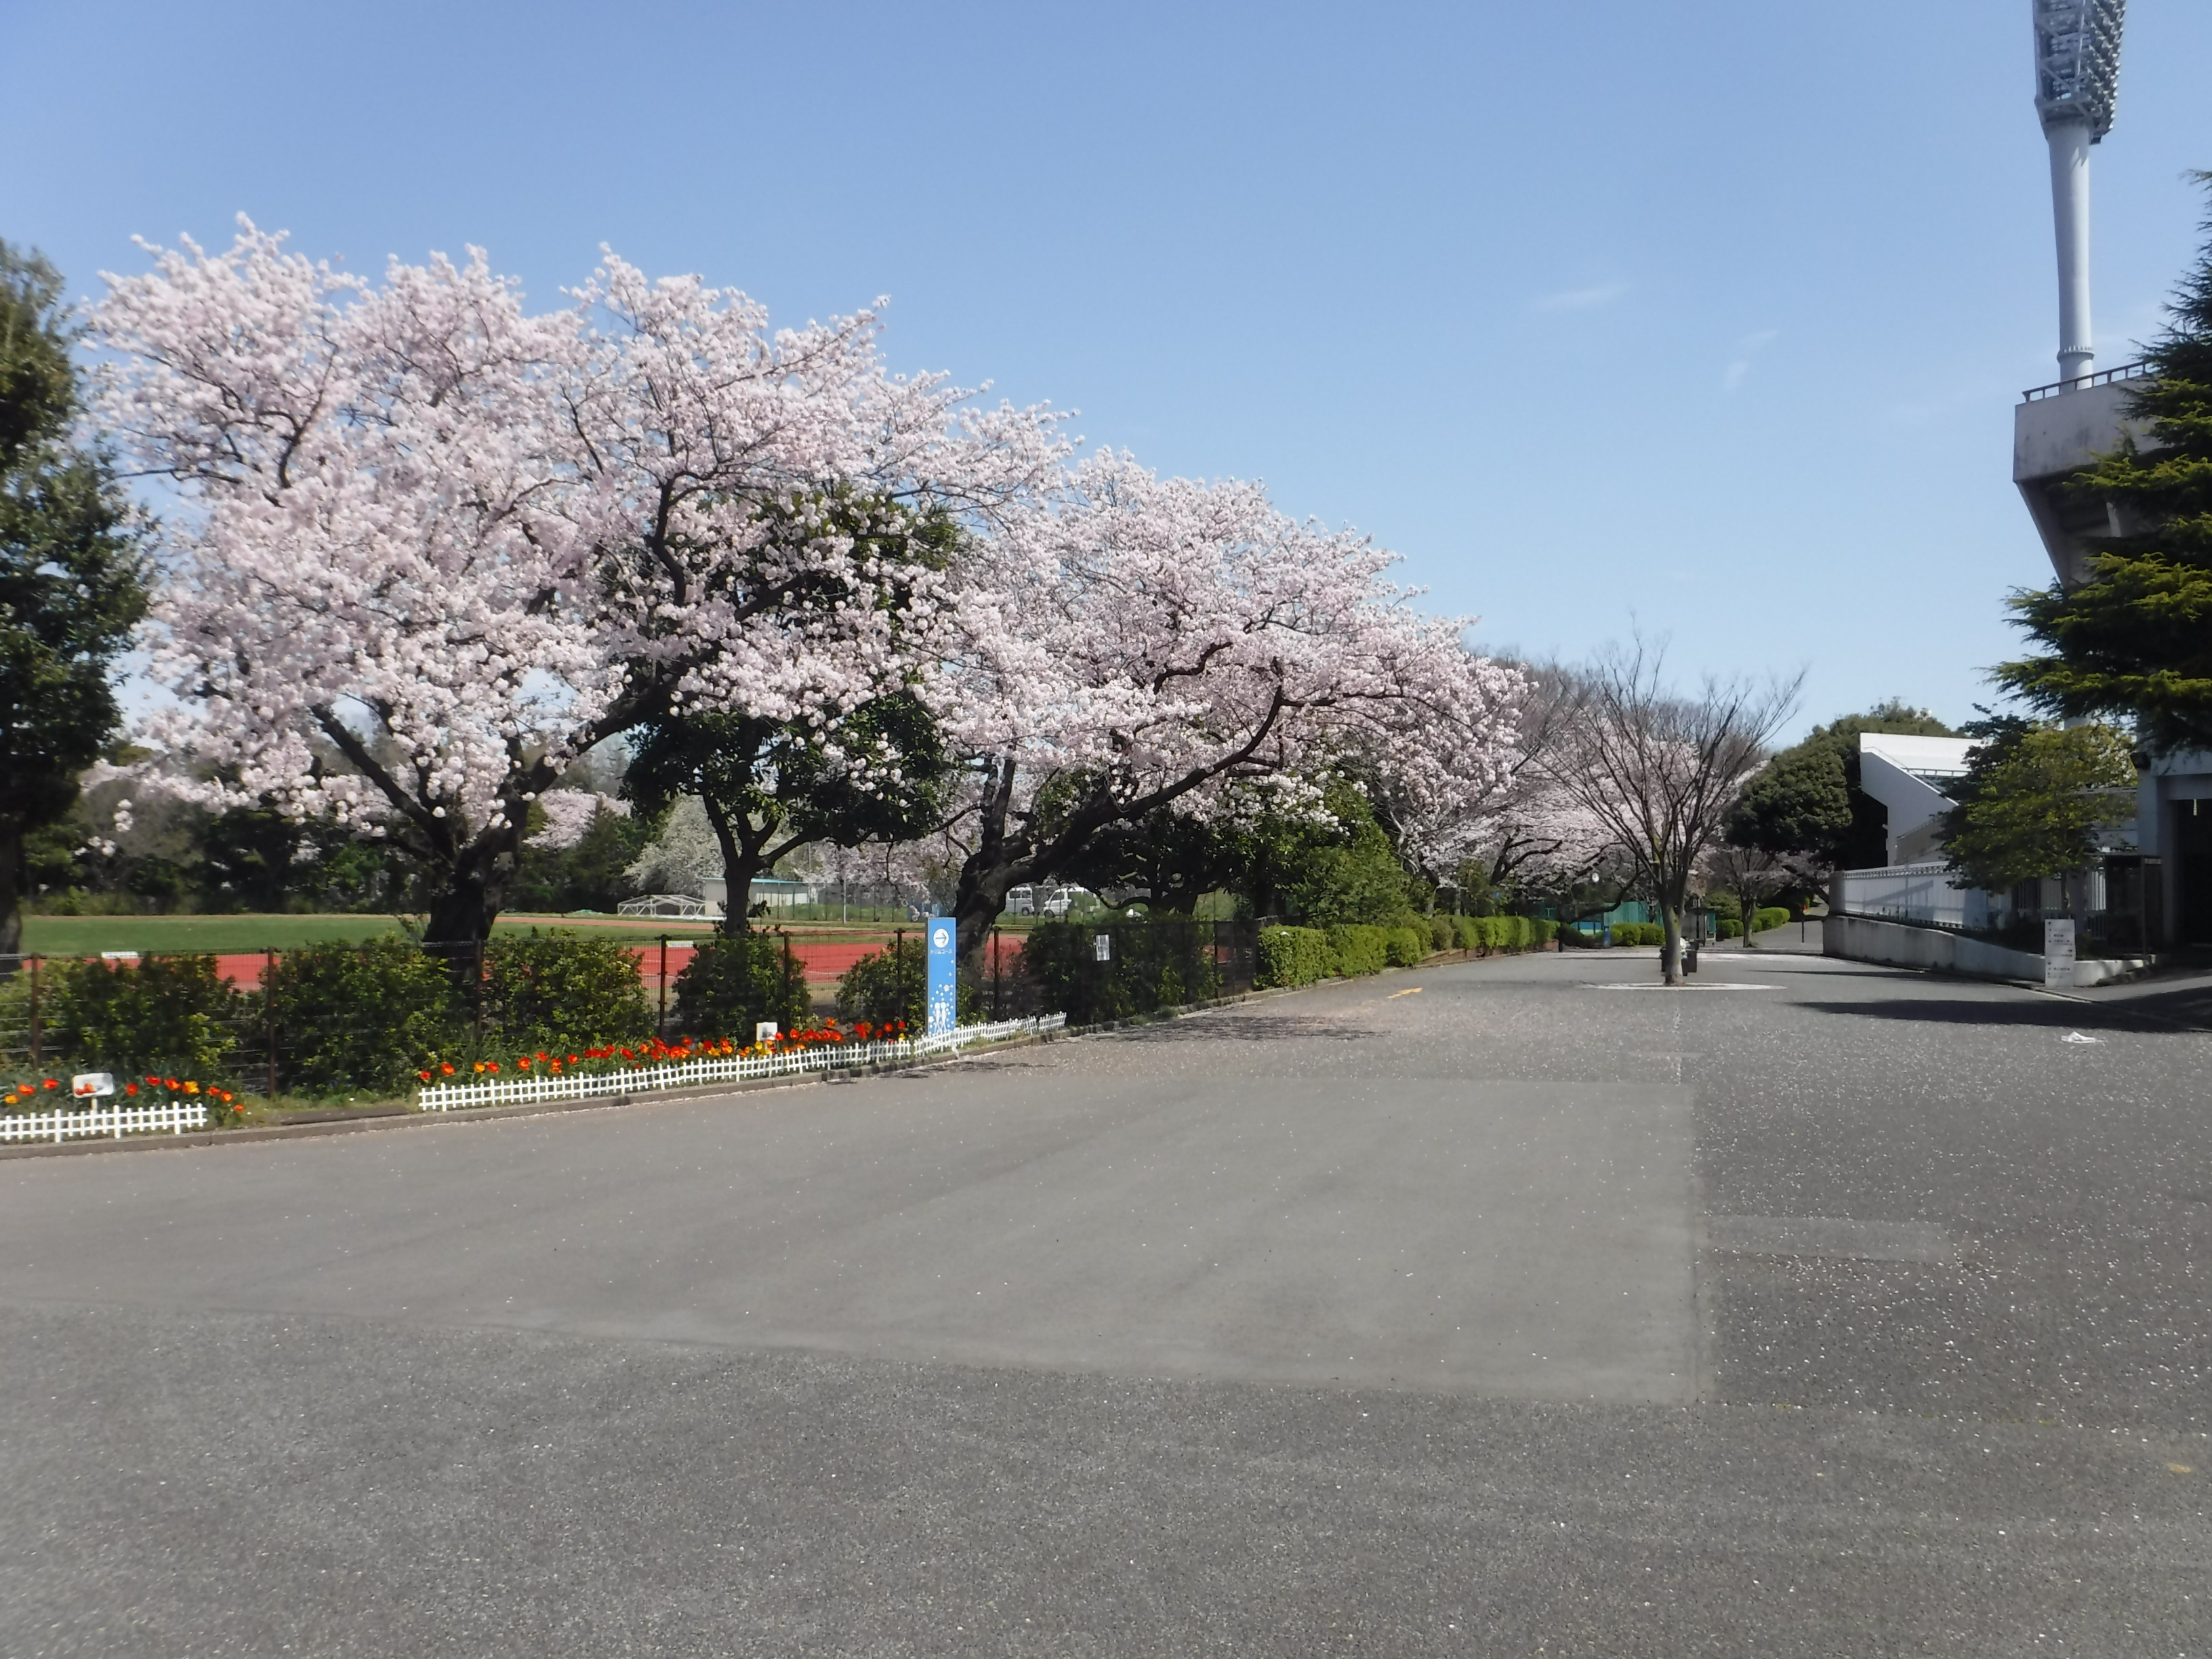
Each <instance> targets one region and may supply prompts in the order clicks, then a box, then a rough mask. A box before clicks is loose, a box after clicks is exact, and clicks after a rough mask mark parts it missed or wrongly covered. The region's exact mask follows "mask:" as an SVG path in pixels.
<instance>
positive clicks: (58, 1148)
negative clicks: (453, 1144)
mask: <svg viewBox="0 0 2212 1659" xmlns="http://www.w3.org/2000/svg"><path fill="white" fill-rule="evenodd" d="M1062 1035H1063V1033H1061V1032H1060V1031H1049V1032H1046V1033H1043V1034H1042V1035H1041V1036H1019V1037H1008V1038H1006V1039H1005V1040H1004V1041H1002V1042H994V1043H991V1044H989V1045H988V1046H987V1047H983V1046H979V1047H976V1048H968V1049H965V1050H963V1051H962V1052H961V1053H959V1054H926V1055H923V1056H921V1058H919V1059H917V1060H910V1061H908V1063H907V1064H905V1065H903V1066H853V1067H851V1068H849V1069H841V1070H837V1071H831V1072H801V1073H794V1074H793V1075H792V1076H790V1077H767V1078H756V1079H752V1080H751V1081H750V1082H743V1083H708V1084H702V1085H699V1086H697V1087H696V1088H690V1089H651V1090H647V1091H642V1092H640V1093H637V1094H632V1095H595V1096H592V1097H591V1098H589V1099H586V1100H548V1101H525V1102H523V1103H520V1104H519V1105H513V1106H476V1107H470V1108H467V1109H463V1110H460V1111H454V1112H418V1111H415V1110H412V1109H403V1110H400V1111H392V1110H391V1109H388V1108H387V1109H381V1110H375V1109H372V1110H366V1111H363V1112H362V1113H360V1114H359V1115H354V1116H347V1117H343V1118H326V1119H324V1120H322V1121H319V1122H314V1123H272V1124H264V1125H261V1126H258V1127H254V1128H251V1129H203V1130H197V1131H195V1132H193V1133H190V1134H181V1135H164V1134H137V1135H125V1136H124V1137H123V1139H120V1140H113V1139H108V1140H93V1139H84V1140H64V1141H59V1142H54V1141H40V1142H35V1143H33V1144H30V1145H27V1146H0V1161H4V1160H6V1159H9V1158H70V1157H76V1156H81V1155H82V1154H85V1153H88V1152H180V1151H182V1150H184V1149H185V1148H186V1147H197V1146H248V1145H251V1144H252V1143H253V1142H256V1141H264V1140H297V1139H307V1138H311V1137H313V1136H318V1135H352V1134H366V1133H369V1132H370V1131H372V1130H379V1129H419V1128H427V1127H430V1126H432V1125H434V1124H440V1123H484V1122H489V1121H494V1120H495V1119H500V1118H510V1117H550V1116H551V1115H553V1114H555V1113H556V1112H598V1111H611V1110H613V1109H615V1108H617V1107H620V1106H647V1105H651V1104H653V1103H655V1102H658V1101H664V1100H677V1101H681V1100H710V1099H713V1098H715V1097H718V1096H722V1095H743V1094H753V1093H756V1092H757V1091H761V1090H763V1089H793V1088H799V1087H805V1086H811V1085H816V1084H823V1083H854V1082H858V1081H859V1080H860V1079H862V1078H865V1077H896V1076H898V1075H900V1074H901V1073H913V1072H917V1071H920V1070H921V1069H923V1068H924V1067H926V1066H944V1065H947V1064H950V1063H951V1062H953V1061H955V1060H963V1059H966V1058H968V1057H969V1056H970V1055H974V1054H997V1053H1000V1051H1001V1050H1003V1049H1007V1048H1024V1047H1027V1046H1028V1045H1030V1044H1031V1043H1037V1042H1052V1041H1054V1039H1056V1038H1058V1037H1060V1036H1062Z"/></svg>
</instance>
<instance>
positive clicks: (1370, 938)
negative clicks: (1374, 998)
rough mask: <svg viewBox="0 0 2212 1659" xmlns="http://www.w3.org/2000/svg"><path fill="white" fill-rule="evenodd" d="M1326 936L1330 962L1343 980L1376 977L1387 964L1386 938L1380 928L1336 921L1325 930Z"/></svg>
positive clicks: (1387, 935) (1387, 947)
mask: <svg viewBox="0 0 2212 1659" xmlns="http://www.w3.org/2000/svg"><path fill="white" fill-rule="evenodd" d="M1327 937H1328V953H1329V957H1330V959H1331V960H1332V961H1333V962H1334V964H1335V968H1336V971H1337V972H1338V973H1340V974H1341V975H1344V976H1345V977H1346V979H1351V978H1352V977H1354V976H1356V975H1360V974H1379V973H1381V972H1382V971H1383V969H1385V968H1387V967H1389V965H1390V939H1389V934H1388V933H1385V932H1384V931H1383V929H1382V928H1380V927H1368V926H1366V925H1364V923H1360V922H1350V921H1340V922H1338V923H1337V924H1336V925H1335V926H1334V927H1331V928H1329V929H1328V932H1327Z"/></svg>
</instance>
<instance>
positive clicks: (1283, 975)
mask: <svg viewBox="0 0 2212 1659" xmlns="http://www.w3.org/2000/svg"><path fill="white" fill-rule="evenodd" d="M1335 971H1336V958H1335V957H1334V955H1332V954H1331V953H1330V951H1329V948H1328V935H1327V934H1326V933H1322V931H1321V929H1319V928H1318V927H1262V928H1261V930H1260V972H1259V976H1258V983H1260V984H1261V985H1262V986H1268V985H1311V984H1312V983H1313V982H1314V981H1316V980H1322V979H1327V978H1328V976H1329V975H1331V974H1333V973H1334V972H1335Z"/></svg>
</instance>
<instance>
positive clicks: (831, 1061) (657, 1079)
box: [415, 1014, 1067, 1112]
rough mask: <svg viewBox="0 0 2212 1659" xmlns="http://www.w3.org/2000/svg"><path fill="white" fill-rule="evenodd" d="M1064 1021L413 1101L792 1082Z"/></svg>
mask: <svg viewBox="0 0 2212 1659" xmlns="http://www.w3.org/2000/svg"><path fill="white" fill-rule="evenodd" d="M1066 1024H1067V1016H1066V1014H1046V1015H1043V1016H1042V1017H1041V1018H1036V1019H1002V1020H1000V1021H999V1022H998V1023H997V1024H993V1025H963V1026H961V1027H959V1028H958V1029H957V1030H951V1031H948V1032H946V1033H945V1035H944V1036H926V1037H919V1038H916V1039H915V1040H913V1041H911V1042H834V1043H822V1044H818V1045H817V1046H816V1047H813V1048H799V1049H794V1050H793V1051H792V1052H791V1053H788V1054H753V1055H742V1054H732V1055H731V1056H729V1057H727V1058H726V1059H714V1060H675V1061H671V1062H665V1063H663V1064H661V1065H658V1066H639V1067H638V1068H637V1069H636V1070H635V1071H630V1072H563V1073H561V1074H560V1075H559V1076H558V1077H556V1076H553V1075H551V1074H550V1073H533V1074H532V1075H529V1076H526V1077H496V1078H491V1079H487V1080H485V1081H484V1082H482V1083H441V1084H436V1085H433V1086H432V1087H430V1088H428V1089H423V1090H421V1091H418V1092H417V1093H416V1097H415V1100H416V1106H418V1107H419V1108H420V1109H422V1110H423V1111H426V1112H455V1111H460V1110H463V1109H466V1108H468V1107H471V1106H516V1105H521V1104H524V1103H532V1102H538V1101H547V1100H594V1099H599V1098H603V1097H606V1096H609V1095H638V1094H648V1093H651V1092H653V1091H655V1090H659V1089H694V1088H697V1087H699V1086H700V1085H702V1084H709V1083H750V1082H752V1081H753V1080H755V1079H758V1078H769V1077H793V1076H797V1075H799V1073H805V1072H832V1071H848V1070H851V1069H852V1068H854V1067H856V1066H895V1065H900V1064H903V1063H905V1062H907V1061H909V1060H920V1059H922V1058H923V1057H925V1056H927V1055H929V1054H953V1053H957V1052H958V1051H959V1050H960V1049H963V1048H967V1047H969V1045H970V1044H973V1043H977V1042H1000V1041H1002V1040H1004V1039H1005V1038H1007V1037H1014V1036H1039V1035H1041V1034H1042V1033H1044V1032H1046V1031H1057V1030H1060V1028H1061V1027H1062V1026H1064V1025H1066Z"/></svg>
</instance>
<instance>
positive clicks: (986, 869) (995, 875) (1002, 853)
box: [952, 758, 1032, 985]
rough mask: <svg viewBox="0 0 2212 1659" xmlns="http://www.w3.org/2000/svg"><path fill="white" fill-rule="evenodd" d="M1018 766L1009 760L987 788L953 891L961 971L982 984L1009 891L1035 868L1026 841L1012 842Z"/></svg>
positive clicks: (953, 910)
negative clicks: (1009, 827) (972, 842)
mask: <svg viewBox="0 0 2212 1659" xmlns="http://www.w3.org/2000/svg"><path fill="white" fill-rule="evenodd" d="M1013 799H1014V766H1013V762H1012V759H1011V758H1009V759H1008V760H1006V762H1005V763H1003V766H1002V769H1000V771H999V772H998V773H997V774H996V775H994V777H993V779H992V780H991V783H990V786H989V787H988V788H987V789H986V790H985V791H984V794H983V805H982V807H981V810H980V811H979V812H978V813H977V815H976V830H977V833H976V838H975V851H974V852H972V853H970V854H969V855H968V856H967V857H966V858H965V859H963V860H961V863H960V884H959V886H958V887H957V888H956V889H955V890H954V891H953V895H952V920H953V922H954V924H955V925H956V926H957V927H958V929H959V939H958V943H957V949H958V951H959V959H960V976H961V978H962V979H963V980H966V979H969V978H970V977H971V976H972V978H973V981H974V982H975V984H978V985H980V984H981V983H982V982H983V981H982V975H983V967H984V955H985V952H986V951H987V949H988V947H989V944H990V939H991V927H992V924H993V923H994V922H996V921H998V919H999V915H1000V912H1001V911H1002V910H1004V909H1005V908H1006V894H1007V892H1008V891H1009V890H1011V889H1012V888H1015V887H1018V886H1019V885H1020V884H1022V881H1023V879H1024V878H1025V877H1026V876H1028V875H1030V874H1031V873H1032V872H1030V871H1029V870H1028V868H1027V866H1029V864H1030V862H1031V861H1032V860H1031V859H1030V857H1029V856H1028V854H1029V852H1030V849H1029V848H1028V846H1027V844H1026V843H1025V842H1009V841H1008V839H1007V837H1006V818H1007V815H1008V813H1009V811H1010V810H1011V809H1012V805H1013Z"/></svg>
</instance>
